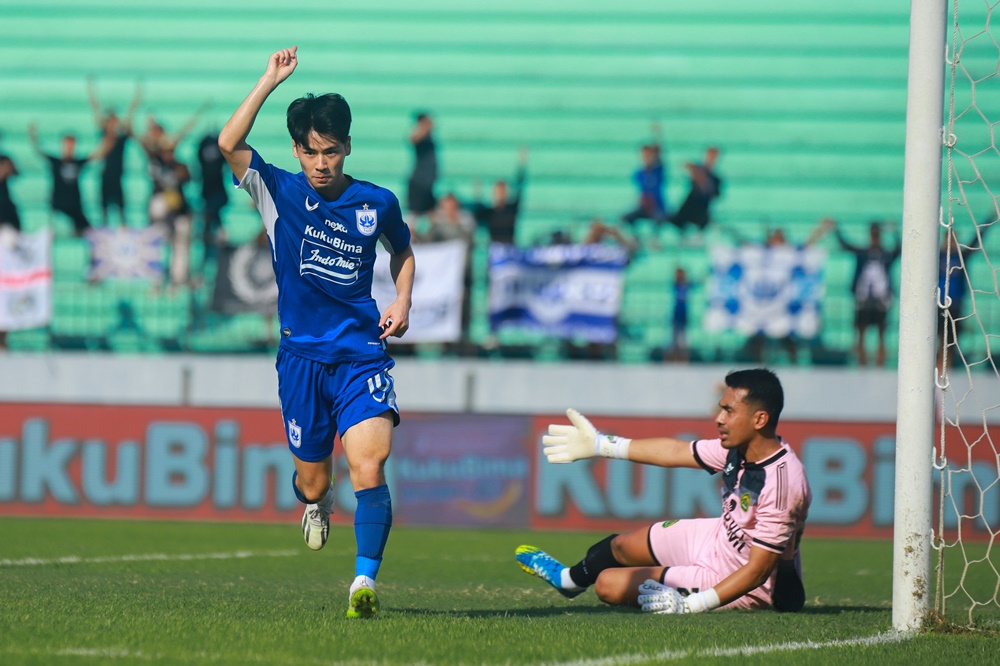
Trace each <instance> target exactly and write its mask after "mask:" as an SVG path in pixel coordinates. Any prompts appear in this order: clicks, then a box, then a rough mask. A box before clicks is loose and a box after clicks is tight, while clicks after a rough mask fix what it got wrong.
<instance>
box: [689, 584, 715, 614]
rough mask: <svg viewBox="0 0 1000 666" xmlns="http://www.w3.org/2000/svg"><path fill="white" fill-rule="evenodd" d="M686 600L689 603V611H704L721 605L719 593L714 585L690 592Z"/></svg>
mask: <svg viewBox="0 0 1000 666" xmlns="http://www.w3.org/2000/svg"><path fill="white" fill-rule="evenodd" d="M684 602H685V603H686V604H687V612H688V613H702V612H704V611H710V610H715V609H716V608H718V607H719V606H720V605H721V602H720V601H719V594H718V593H717V592H716V591H715V588H714V587H710V588H708V589H707V590H705V591H704V592H694V593H692V594H689V595H688V596H687V597H686V598H685V599H684Z"/></svg>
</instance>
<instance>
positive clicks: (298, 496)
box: [292, 472, 311, 504]
mask: <svg viewBox="0 0 1000 666" xmlns="http://www.w3.org/2000/svg"><path fill="white" fill-rule="evenodd" d="M298 480H299V473H298V472H292V491H293V492H294V493H295V499H297V500H298V501H300V502H302V503H303V504H310V503H311V502H310V501H309V500H307V499H306V496H305V495H303V494H302V491H301V490H299V484H298V483H297V482H298Z"/></svg>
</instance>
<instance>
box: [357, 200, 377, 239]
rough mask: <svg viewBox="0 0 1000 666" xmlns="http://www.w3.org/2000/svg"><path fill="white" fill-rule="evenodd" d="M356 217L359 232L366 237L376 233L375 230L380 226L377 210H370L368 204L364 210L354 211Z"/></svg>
mask: <svg viewBox="0 0 1000 666" xmlns="http://www.w3.org/2000/svg"><path fill="white" fill-rule="evenodd" d="M354 215H355V216H356V217H357V219H358V231H360V232H361V233H362V234H364V235H365V236H371V235H372V234H373V233H375V228H376V227H377V226H378V211H377V210H369V208H368V204H365V205H364V208H363V209H362V210H356V211H354Z"/></svg>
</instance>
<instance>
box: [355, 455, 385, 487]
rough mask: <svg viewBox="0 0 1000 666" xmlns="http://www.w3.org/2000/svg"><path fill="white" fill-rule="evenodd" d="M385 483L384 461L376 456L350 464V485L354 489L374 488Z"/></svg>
mask: <svg viewBox="0 0 1000 666" xmlns="http://www.w3.org/2000/svg"><path fill="white" fill-rule="evenodd" d="M383 483H385V463H384V461H383V460H379V459H376V458H366V459H365V460H361V461H358V462H357V463H355V464H353V465H351V485H352V486H354V488H355V489H356V490H363V489H365V488H374V487H375V486H380V485H382V484H383Z"/></svg>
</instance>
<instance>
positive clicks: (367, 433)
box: [341, 413, 395, 617]
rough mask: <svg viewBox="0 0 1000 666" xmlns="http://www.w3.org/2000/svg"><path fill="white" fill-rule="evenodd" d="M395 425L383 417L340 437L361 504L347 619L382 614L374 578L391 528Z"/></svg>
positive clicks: (356, 516) (357, 512)
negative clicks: (388, 469)
mask: <svg viewBox="0 0 1000 666" xmlns="http://www.w3.org/2000/svg"><path fill="white" fill-rule="evenodd" d="M394 425H395V423H394V416H393V415H391V413H384V414H381V415H379V416H375V417H373V418H369V419H366V420H364V421H361V422H360V423H357V424H355V425H353V426H351V427H350V428H348V429H347V431H346V432H344V434H343V435H342V436H341V441H342V442H343V445H344V452H345V453H346V455H347V465H348V467H349V469H350V474H351V484H352V485H353V487H354V489H355V492H354V496H355V497H356V498H357V500H358V507H357V509H356V510H355V512H354V536H355V539H356V540H357V547H358V551H357V556H356V558H355V566H354V573H355V578H354V583H353V584H352V585H351V592H350V605H349V608H348V610H347V616H348V617H371V616H372V615H374V614H375V613H377V612H378V610H379V601H378V596H377V595H376V594H375V577H376V576H377V575H378V570H379V568H380V566H381V564H382V553H383V551H384V550H385V544H386V541H387V539H388V538H389V530H390V529H391V527H392V499H391V497H390V496H389V487H388V486H387V485H386V482H385V461H386V460H387V459H388V457H389V452H390V450H391V448H392V428H393V426H394Z"/></svg>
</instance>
